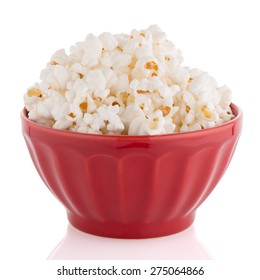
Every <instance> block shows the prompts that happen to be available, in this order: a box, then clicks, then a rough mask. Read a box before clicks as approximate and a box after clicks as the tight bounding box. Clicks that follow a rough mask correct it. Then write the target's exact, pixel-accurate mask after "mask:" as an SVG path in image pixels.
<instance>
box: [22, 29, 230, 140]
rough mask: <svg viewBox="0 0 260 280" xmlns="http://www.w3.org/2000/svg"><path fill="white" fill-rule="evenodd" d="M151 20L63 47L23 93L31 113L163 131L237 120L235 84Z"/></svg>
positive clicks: (75, 122)
mask: <svg viewBox="0 0 260 280" xmlns="http://www.w3.org/2000/svg"><path fill="white" fill-rule="evenodd" d="M182 62H183V57H182V54H181V51H180V50H179V49H177V48H176V47H175V45H174V44H173V43H172V42H171V41H169V40H168V39H167V38H166V34H165V33H164V32H162V31H161V29H160V28H159V27H158V26H156V25H152V26H150V27H148V28H147V29H143V30H136V29H133V30H132V32H131V33H130V34H129V35H127V34H115V35H114V34H111V33H108V32H104V33H102V34H100V35H99V36H98V37H97V36H95V35H93V34H89V35H88V36H87V37H86V39H85V40H84V41H82V42H77V43H76V44H75V45H74V46H72V47H71V48H70V52H69V54H67V53H66V52H65V50H64V49H60V50H58V51H56V52H55V53H54V54H53V55H52V56H51V58H50V61H49V62H48V63H47V65H46V68H45V69H44V70H42V72H41V75H40V78H41V82H40V83H36V84H35V85H34V86H32V87H30V88H29V89H28V91H27V92H26V93H25V95H24V103H25V108H26V109H27V110H28V117H29V118H30V119H31V120H33V121H35V122H37V123H39V124H42V125H46V126H49V127H53V128H56V129H65V130H69V131H75V132H81V133H94V134H115V135H157V134H166V133H167V134H169V133H177V132H188V131H194V130H199V129H206V128H210V127H214V126H216V125H220V124H223V123H225V122H227V121H229V120H231V119H232V118H233V117H234V115H233V113H232V110H231V108H230V102H231V91H230V90H229V89H228V87H227V86H225V85H224V86H218V84H217V82H216V80H215V79H214V78H213V77H211V76H210V75H209V74H208V73H206V72H203V71H201V70H199V69H190V68H188V67H184V66H183V65H182Z"/></svg>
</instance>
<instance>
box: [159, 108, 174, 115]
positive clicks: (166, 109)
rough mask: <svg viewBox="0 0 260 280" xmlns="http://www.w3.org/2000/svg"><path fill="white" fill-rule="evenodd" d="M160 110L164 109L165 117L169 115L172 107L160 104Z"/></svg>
mask: <svg viewBox="0 0 260 280" xmlns="http://www.w3.org/2000/svg"><path fill="white" fill-rule="evenodd" d="M159 110H161V111H162V114H163V116H164V117H165V116H167V115H168V114H169V113H170V111H171V108H170V107H169V106H160V107H159Z"/></svg>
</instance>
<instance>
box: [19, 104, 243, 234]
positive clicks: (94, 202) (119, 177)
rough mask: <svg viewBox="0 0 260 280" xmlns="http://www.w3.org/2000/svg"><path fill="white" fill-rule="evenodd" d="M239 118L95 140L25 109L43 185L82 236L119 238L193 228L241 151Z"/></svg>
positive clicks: (25, 129)
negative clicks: (46, 123)
mask: <svg viewBox="0 0 260 280" xmlns="http://www.w3.org/2000/svg"><path fill="white" fill-rule="evenodd" d="M232 111H233V113H234V114H235V118H234V119H233V120H231V121H230V122H228V123H226V124H223V125H220V126H217V127H214V128H210V129H205V130H200V131H194V132H187V133H176V134H167V135H156V136H114V135H94V134H93V135H92V134H83V133H77V132H69V131H62V130H57V129H53V128H48V127H44V126H41V125H39V124H37V123H35V122H32V121H30V120H29V119H28V117H27V112H26V110H25V109H24V110H23V111H22V114H21V117H22V129H23V135H24V138H25V141H26V143H27V146H28V149H29V152H30V155H31V157H32V160H33V162H34V164H35V167H36V169H37V171H38V173H39V175H40V176H41V178H42V180H43V181H44V183H45V184H46V186H47V187H48V188H49V189H50V191H51V192H52V193H53V194H54V195H55V196H56V197H57V198H58V200H60V201H61V203H62V204H63V205H64V206H65V208H66V210H67V213H68V219H69V221H70V223H71V224H72V225H73V226H74V227H76V228H78V229H79V230H81V231H84V232H88V233H92V234H95V235H100V236H107V237H117V238H148V237H157V236H163V235H168V234H172V233H176V232H179V231H182V230H184V229H186V228H187V227H189V226H190V225H191V224H192V222H193V220H194V217H195V211H196V209H197V208H198V207H199V206H200V204H201V203H202V202H203V201H204V200H205V199H206V198H207V196H208V195H209V194H210V193H211V191H212V190H213V189H214V187H215V186H216V184H217V183H218V181H219V180H220V178H221V176H222V175H223V173H224V172H225V170H226V168H227V166H228V164H229V162H230V160H231V158H232V155H233V153H234V150H235V147H236V144H237V141H238V138H239V135H240V133H241V128H242V112H241V110H240V109H239V108H238V107H237V106H235V105H234V104H232Z"/></svg>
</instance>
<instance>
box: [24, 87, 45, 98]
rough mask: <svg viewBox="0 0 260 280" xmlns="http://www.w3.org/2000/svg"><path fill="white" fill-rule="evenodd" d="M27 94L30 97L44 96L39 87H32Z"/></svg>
mask: <svg viewBox="0 0 260 280" xmlns="http://www.w3.org/2000/svg"><path fill="white" fill-rule="evenodd" d="M27 95H28V96H29V97H32V96H37V97H42V92H41V90H39V89H38V88H31V89H29V90H28V91H27Z"/></svg>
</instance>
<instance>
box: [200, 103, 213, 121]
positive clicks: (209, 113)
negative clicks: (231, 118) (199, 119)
mask: <svg viewBox="0 0 260 280" xmlns="http://www.w3.org/2000/svg"><path fill="white" fill-rule="evenodd" d="M201 111H202V114H203V116H204V117H205V118H207V119H210V118H212V113H211V112H209V111H208V110H207V106H206V105H203V106H202V107H201Z"/></svg>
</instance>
